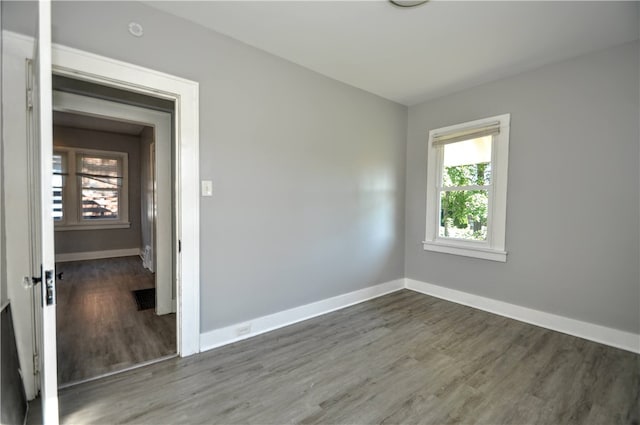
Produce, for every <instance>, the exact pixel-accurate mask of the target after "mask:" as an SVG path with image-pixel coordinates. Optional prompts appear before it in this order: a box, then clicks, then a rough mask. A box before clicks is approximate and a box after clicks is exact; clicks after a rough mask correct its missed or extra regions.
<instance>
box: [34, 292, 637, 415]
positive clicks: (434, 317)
mask: <svg viewBox="0 0 640 425" xmlns="http://www.w3.org/2000/svg"><path fill="white" fill-rule="evenodd" d="M639 391H640V356H638V355H635V354H633V353H630V352H626V351H623V350H618V349H615V348H611V347H607V346H604V345H601V344H597V343H593V342H589V341H586V340H582V339H579V338H575V337H571V336H568V335H564V334H561V333H557V332H553V331H549V330H545V329H542V328H539V327H536V326H532V325H528V324H524V323H521V322H517V321H515V320H511V319H507V318H504V317H500V316H496V315H492V314H490V313H486V312H482V311H479V310H474V309H472V308H469V307H465V306H461V305H457V304H454V303H450V302H447V301H443V300H439V299H436V298H432V297H429V296H426V295H421V294H417V293H415V292H411V291H408V290H403V291H399V292H396V293H393V294H390V295H386V296H384V297H380V298H377V299H374V300H371V301H368V302H365V303H362V304H358V305H355V306H352V307H349V308H346V309H343V310H340V311H337V312H334V313H331V314H328V315H325V316H321V317H318V318H315V319H311V320H308V321H305V322H302V323H298V324H295V325H292V326H289V327H287V328H283V329H280V330H277V331H274V332H270V333H268V334H264V335H261V336H258V337H255V338H252V339H249V340H245V341H241V342H238V343H235V344H232V345H229V346H226V347H221V348H219V349H216V350H212V351H209V352H205V353H201V354H199V355H195V356H192V357H188V358H184V359H179V358H176V359H171V360H167V361H164V362H161V363H157V364H155V365H151V366H148V367H144V368H140V369H136V370H133V371H129V372H125V373H122V374H118V375H114V376H111V377H108V378H105V379H101V380H98V381H93V382H89V383H85V384H81V385H77V386H74V387H70V388H67V389H65V390H62V391H61V392H60V415H61V422H62V423H101V424H111V423H148V424H168V423H221V424H222V423H224V424H284V423H299V424H318V423H323V424H337V423H351V424H372V423H385V424H399V423H402V424H418V423H424V424H449V423H451V424H453V423H456V424H457V423H465V424H534V423H535V424H627V425H629V424H637V422H638V415H639V413H638V411H639V405H638V400H639V396H640V393H639ZM32 405H33V407H34V409H32V414H31V415H30V418H29V423H37V422H38V420H39V411H38V410H39V407H38V404H37V403H35V405H34V403H32Z"/></svg>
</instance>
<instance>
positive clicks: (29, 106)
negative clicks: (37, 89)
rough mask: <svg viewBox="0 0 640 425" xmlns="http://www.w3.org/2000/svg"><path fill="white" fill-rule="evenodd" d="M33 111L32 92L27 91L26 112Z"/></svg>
mask: <svg viewBox="0 0 640 425" xmlns="http://www.w3.org/2000/svg"><path fill="white" fill-rule="evenodd" d="M32 109H33V90H31V89H27V111H30V110H32Z"/></svg>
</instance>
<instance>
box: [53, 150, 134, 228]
mask: <svg viewBox="0 0 640 425" xmlns="http://www.w3.org/2000/svg"><path fill="white" fill-rule="evenodd" d="M53 152H54V155H55V154H61V155H63V158H64V159H63V164H64V165H65V166H66V168H65V169H64V170H63V172H64V173H65V174H66V176H65V177H66V179H65V181H66V182H65V185H64V187H63V190H62V211H63V213H62V220H57V221H55V224H54V227H55V230H56V231H69V230H101V229H128V228H129V227H131V223H130V222H129V155H128V154H127V153H126V152H117V151H105V150H97V149H84V148H75V147H67V146H55V147H54V149H53ZM81 155H88V156H96V157H103V158H116V159H118V160H119V161H120V162H121V167H122V186H121V189H120V196H119V199H118V218H94V219H91V220H88V219H85V218H83V217H82V185H81V184H80V182H79V179H78V178H77V176H76V170H77V169H78V167H79V160H80V156H81Z"/></svg>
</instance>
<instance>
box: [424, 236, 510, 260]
mask: <svg viewBox="0 0 640 425" xmlns="http://www.w3.org/2000/svg"><path fill="white" fill-rule="evenodd" d="M422 244H423V246H424V249H425V251H435V252H442V253H445V254H454V255H462V256H464V257H474V258H481V259H483V260H491V261H500V262H502V263H506V262H507V252H506V251H500V250H496V249H489V248H480V247H475V246H468V245H465V246H460V245H454V244H446V243H441V242H431V241H424V242H422Z"/></svg>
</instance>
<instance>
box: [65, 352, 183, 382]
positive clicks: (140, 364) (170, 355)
mask: <svg viewBox="0 0 640 425" xmlns="http://www.w3.org/2000/svg"><path fill="white" fill-rule="evenodd" d="M176 357H178V353H175V354H169V355H168V356H163V357H158V358H157V359H153V360H148V361H146V362H142V363H136V364H134V365H132V366H129V367H125V368H124V369H119V370H114V371H113V372H107V373H103V374H102V375H96V376H92V377H91V378H86V379H79V380H77V381H72V382H67V383H66V384H62V385H59V386H58V390H63V389H65V388H69V387H73V386H76V385H80V384H84V383H87V382H91V381H97V380H98V379H102V378H107V377H109V376H113V375H119V374H121V373H124V372H129V371H130V370H134V369H140V368H141V367H145V366H149V365H152V364H155V363H160V362H163V361H165V360H169V359H173V358H176Z"/></svg>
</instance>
